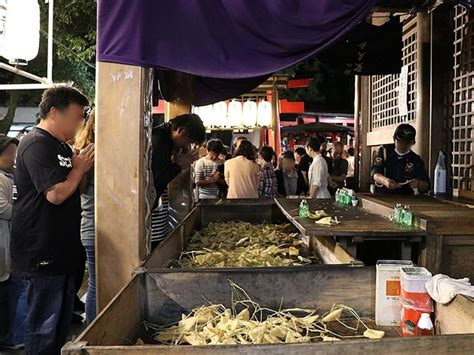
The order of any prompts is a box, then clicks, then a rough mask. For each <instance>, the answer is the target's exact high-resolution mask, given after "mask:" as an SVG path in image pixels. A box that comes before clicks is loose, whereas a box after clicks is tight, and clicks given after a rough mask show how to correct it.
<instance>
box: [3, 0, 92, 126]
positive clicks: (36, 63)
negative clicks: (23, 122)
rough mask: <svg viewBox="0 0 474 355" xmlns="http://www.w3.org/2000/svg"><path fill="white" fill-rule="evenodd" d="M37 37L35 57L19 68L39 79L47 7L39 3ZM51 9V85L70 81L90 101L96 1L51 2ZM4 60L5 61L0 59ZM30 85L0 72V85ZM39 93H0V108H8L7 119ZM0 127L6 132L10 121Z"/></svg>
mask: <svg viewBox="0 0 474 355" xmlns="http://www.w3.org/2000/svg"><path fill="white" fill-rule="evenodd" d="M39 4H40V10H41V36H40V50H39V54H38V56H37V57H36V58H35V59H34V60H32V61H31V62H30V63H28V66H26V67H22V68H21V69H23V70H26V71H28V72H30V73H33V74H36V75H38V76H41V77H43V76H44V77H45V76H46V70H47V46H48V39H47V35H48V4H47V3H45V2H44V1H42V0H40V1H39ZM54 4H55V8H54V36H53V38H54V49H53V53H54V57H53V58H54V59H53V62H54V67H53V80H54V81H55V82H73V83H74V85H75V86H76V87H77V88H79V89H80V90H82V91H83V92H84V93H85V94H86V95H87V96H88V97H89V98H90V99H93V98H94V94H95V42H96V2H95V1H91V0H55V3H54ZM1 60H2V61H5V59H3V58H2V59H1ZM17 82H23V83H25V82H31V81H30V80H29V79H23V78H19V77H18V75H15V74H12V73H10V72H7V71H4V70H0V83H2V84H3V83H17ZM40 97H41V90H22V91H0V105H2V106H5V105H8V107H9V115H10V116H11V114H12V112H13V115H14V111H15V109H16V106H17V105H24V106H36V105H38V103H39V100H40ZM7 118H12V117H6V118H5V119H4V121H5V122H2V123H1V124H0V132H1V133H6V132H8V130H9V129H10V125H11V122H10V123H8V120H7Z"/></svg>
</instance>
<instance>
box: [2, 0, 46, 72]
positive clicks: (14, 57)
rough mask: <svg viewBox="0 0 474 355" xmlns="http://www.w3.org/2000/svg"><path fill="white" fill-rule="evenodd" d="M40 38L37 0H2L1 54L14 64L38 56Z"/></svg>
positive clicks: (23, 63)
mask: <svg viewBox="0 0 474 355" xmlns="http://www.w3.org/2000/svg"><path fill="white" fill-rule="evenodd" d="M39 40H40V9H39V5H38V1H37V0H14V1H7V0H0V56H2V57H4V58H5V59H8V61H9V62H10V64H13V65H26V64H27V63H28V62H29V61H31V60H33V59H35V58H36V56H37V55H38V51H39Z"/></svg>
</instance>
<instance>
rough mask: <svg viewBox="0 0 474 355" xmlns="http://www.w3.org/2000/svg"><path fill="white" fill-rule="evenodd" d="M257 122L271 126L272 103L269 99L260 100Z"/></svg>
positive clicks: (260, 124)
mask: <svg viewBox="0 0 474 355" xmlns="http://www.w3.org/2000/svg"><path fill="white" fill-rule="evenodd" d="M257 123H258V125H259V126H261V127H263V126H266V127H270V126H271V124H272V104H271V103H270V102H268V101H265V100H263V101H260V102H259V103H258V108H257Z"/></svg>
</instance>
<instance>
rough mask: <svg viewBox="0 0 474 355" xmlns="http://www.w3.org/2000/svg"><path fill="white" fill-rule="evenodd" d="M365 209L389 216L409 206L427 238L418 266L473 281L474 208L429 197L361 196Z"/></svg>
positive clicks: (449, 200) (458, 202)
mask: <svg viewBox="0 0 474 355" xmlns="http://www.w3.org/2000/svg"><path fill="white" fill-rule="evenodd" d="M359 198H360V200H361V205H362V207H363V208H364V209H365V210H367V211H369V212H371V213H375V214H379V215H382V216H383V215H388V213H389V212H390V211H391V210H392V209H393V208H394V206H395V205H396V204H397V203H402V204H404V205H409V206H410V208H411V209H412V210H413V211H414V212H415V213H416V214H417V215H418V216H419V217H420V218H421V219H422V220H423V221H424V224H425V228H426V232H427V236H426V239H425V242H424V244H423V247H422V252H421V254H420V259H419V264H420V265H423V266H425V267H427V268H428V269H429V270H430V271H431V272H432V273H443V274H448V275H450V276H451V277H455V278H460V277H469V278H470V279H471V281H473V280H474V206H473V205H469V204H466V203H462V202H460V201H458V200H451V199H438V198H434V197H429V196H395V195H370V194H360V195H359Z"/></svg>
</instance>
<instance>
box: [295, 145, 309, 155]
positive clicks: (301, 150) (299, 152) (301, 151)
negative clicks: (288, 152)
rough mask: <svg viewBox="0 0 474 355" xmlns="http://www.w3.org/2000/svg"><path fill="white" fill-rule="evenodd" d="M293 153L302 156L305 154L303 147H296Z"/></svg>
mask: <svg viewBox="0 0 474 355" xmlns="http://www.w3.org/2000/svg"><path fill="white" fill-rule="evenodd" d="M295 153H296V154H299V155H301V156H303V155H305V154H306V150H304V148H303V147H298V148H296V149H295Z"/></svg>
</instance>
